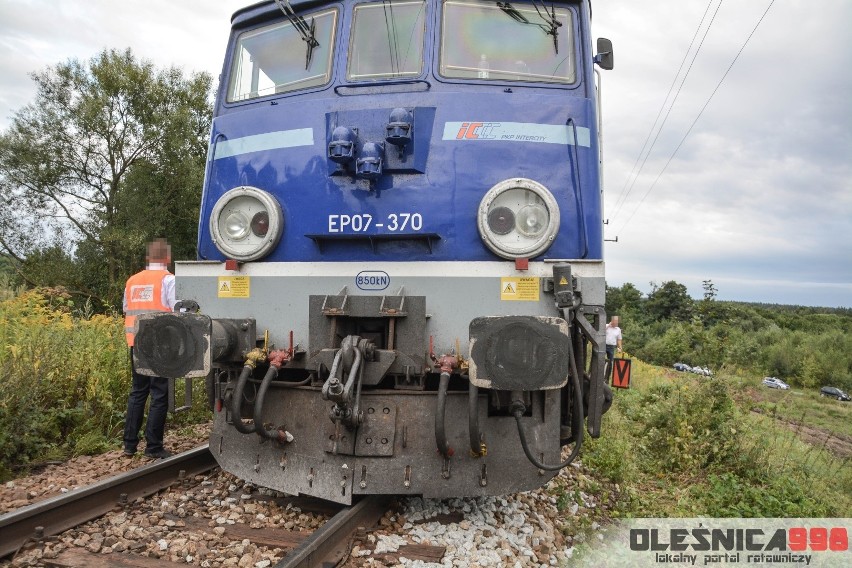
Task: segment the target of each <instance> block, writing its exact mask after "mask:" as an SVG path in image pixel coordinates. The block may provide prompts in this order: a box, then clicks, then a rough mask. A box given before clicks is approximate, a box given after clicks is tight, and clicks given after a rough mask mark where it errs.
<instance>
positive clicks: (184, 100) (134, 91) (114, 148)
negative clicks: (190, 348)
mask: <svg viewBox="0 0 852 568" xmlns="http://www.w3.org/2000/svg"><path fill="white" fill-rule="evenodd" d="M33 80H34V81H35V83H36V87H37V94H36V99H35V101H34V102H33V103H31V104H29V105H27V106H25V107H24V108H23V109H21V110H20V111H18V112H17V113H16V114H15V116H14V118H13V122H12V125H11V127H10V128H9V129H8V130H7V131H6V132H4V133H2V135H0V194H2V201H3V207H2V213H0V250H2V251H4V252H6V253H8V254H9V255H10V256H11V257H12V258H13V259H14V260H15V261H16V269H17V270H18V272H19V274H21V275H22V277H23V278H24V279H25V280H28V281H30V283H32V284H41V282H38V281H35V280H36V279H37V277H38V274H37V273H36V272H34V271H29V272H28V271H27V263H26V259H27V257H28V255H30V254H31V253H33V252H35V251H49V250H52V249H53V248H55V247H59V248H61V249H62V250H64V251H66V252H67V253H68V254H70V255H72V256H73V260H74V261H75V262H76V263H77V264H78V265H81V266H82V273H83V274H85V275H87V278H88V281H85V282H75V283H74V284H73V287H74V288H75V289H77V290H78V291H79V292H82V293H85V294H87V295H93V296H98V297H100V298H102V299H104V300H105V301H106V302H108V303H113V304H115V303H117V302H118V301H119V299H120V295H121V289H122V288H123V285H124V280H125V278H126V277H127V275H129V274H130V273H132V272H133V271H135V270H137V269H138V268H139V267H140V266H141V264H142V259H143V255H144V243H145V242H146V241H148V240H150V239H151V238H152V237H154V236H166V237H169V238H170V239H171V240H173V241H174V243H173V245H174V248H175V250H176V254H185V255H186V256H189V255H190V254H192V253H193V252H194V240H195V235H194V231H195V226H196V222H197V213H198V203H199V201H200V191H201V185H202V180H203V170H204V159H205V154H206V149H207V136H208V133H209V130H210V120H211V115H212V112H211V106H210V93H211V85H212V79H211V77H210V76H209V75H208V74H206V73H192V74H190V75H189V77H184V75H183V72H182V71H181V70H179V69H176V68H171V69H166V70H158V69H155V67H154V66H153V64H151V63H150V62H147V61H138V60H137V59H136V58H135V57H134V55H133V53H132V52H131V51H130V50H129V49H127V50H124V51H119V50H114V49H112V50H105V51H103V52H101V53H100V54H98V55H97V56H95V57H94V58H92V59H91V60H90V61H89V62H88V63H82V62H80V61H78V60H74V59H72V60H69V61H68V62H65V63H60V64H58V65H56V66H55V67H49V68H47V69H46V70H44V71H41V72H38V73H34V74H33ZM186 224H188V225H189V227H190V228H189V229H187V228H186V227H184V225H186ZM52 254H54V255H55V251H54V253H52ZM31 264H32V263H30V265H31Z"/></svg>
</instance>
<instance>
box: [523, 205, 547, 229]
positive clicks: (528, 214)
mask: <svg viewBox="0 0 852 568" xmlns="http://www.w3.org/2000/svg"><path fill="white" fill-rule="evenodd" d="M548 217H549V215H548V214H547V209H545V208H544V207H541V206H540V205H525V206H524V207H523V208H521V210H520V211H519V212H518V225H517V227H518V230H519V231H520V232H521V233H522V234H524V235H526V236H528V237H537V236H539V235H540V234H541V233H542V232H544V230H545V229H546V228H547V223H548V221H549V218H548Z"/></svg>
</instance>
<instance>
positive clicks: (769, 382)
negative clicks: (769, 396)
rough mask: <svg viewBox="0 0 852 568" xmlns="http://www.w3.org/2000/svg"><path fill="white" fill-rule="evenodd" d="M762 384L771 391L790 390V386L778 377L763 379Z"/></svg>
mask: <svg viewBox="0 0 852 568" xmlns="http://www.w3.org/2000/svg"><path fill="white" fill-rule="evenodd" d="M763 384H764V386H767V387H769V388H771V389H781V390H790V385H788V384H787V383H785V382H784V381H782V380H781V379H779V378H778V377H764V378H763Z"/></svg>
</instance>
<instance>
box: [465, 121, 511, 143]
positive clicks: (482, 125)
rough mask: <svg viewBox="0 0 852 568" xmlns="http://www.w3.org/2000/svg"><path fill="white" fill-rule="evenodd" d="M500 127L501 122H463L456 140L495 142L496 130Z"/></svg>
mask: <svg viewBox="0 0 852 568" xmlns="http://www.w3.org/2000/svg"><path fill="white" fill-rule="evenodd" d="M500 126H501V123H499V122H462V124H461V128H459V132H458V134H456V140H494V139H495V138H497V135H496V134H494V129H495V128H500Z"/></svg>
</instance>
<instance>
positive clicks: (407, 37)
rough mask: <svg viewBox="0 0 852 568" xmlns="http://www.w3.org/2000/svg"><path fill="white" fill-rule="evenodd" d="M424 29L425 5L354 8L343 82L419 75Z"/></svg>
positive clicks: (365, 5)
mask: <svg viewBox="0 0 852 568" xmlns="http://www.w3.org/2000/svg"><path fill="white" fill-rule="evenodd" d="M425 29H426V2H394V3H390V2H388V3H385V2H382V3H380V4H379V3H374V4H361V5H359V6H356V7H355V14H354V23H353V24H352V40H351V43H350V46H349V69H348V72H347V75H346V77H347V79H349V80H350V81H353V80H354V81H357V80H364V79H380V78H388V77H400V76H417V75H420V73H421V71H422V66H423V38H424V35H425V34H424V31H425Z"/></svg>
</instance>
